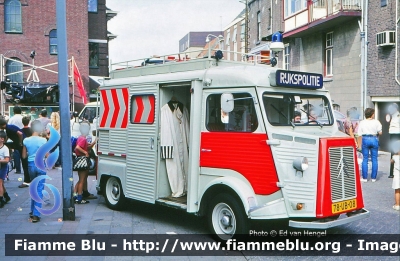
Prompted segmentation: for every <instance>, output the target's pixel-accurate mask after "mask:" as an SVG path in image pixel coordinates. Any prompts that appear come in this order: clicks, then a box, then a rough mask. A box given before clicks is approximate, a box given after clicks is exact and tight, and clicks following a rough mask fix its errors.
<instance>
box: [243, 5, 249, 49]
mask: <svg viewBox="0 0 400 261" xmlns="http://www.w3.org/2000/svg"><path fill="white" fill-rule="evenodd" d="M244 17H245V18H244V19H246V20H245V22H244V35H245V40H244V53H247V52H248V48H249V46H248V45H249V44H248V41H249V3H248V0H246V13H245V16H244Z"/></svg>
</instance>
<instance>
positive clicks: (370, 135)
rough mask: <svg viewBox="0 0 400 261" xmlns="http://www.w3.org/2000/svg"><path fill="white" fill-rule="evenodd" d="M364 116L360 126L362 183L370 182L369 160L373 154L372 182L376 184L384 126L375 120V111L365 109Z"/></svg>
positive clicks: (359, 142) (359, 141)
mask: <svg viewBox="0 0 400 261" xmlns="http://www.w3.org/2000/svg"><path fill="white" fill-rule="evenodd" d="M364 115H365V120H363V121H361V122H360V125H359V126H358V138H359V140H358V144H361V149H362V154H363V162H362V178H361V181H362V182H367V181H368V158H369V155H370V154H371V161H372V172H371V180H372V182H375V181H376V176H377V174H378V148H379V140H378V135H382V124H381V123H380V122H379V121H378V120H375V110H374V109H372V108H367V109H365V112H364Z"/></svg>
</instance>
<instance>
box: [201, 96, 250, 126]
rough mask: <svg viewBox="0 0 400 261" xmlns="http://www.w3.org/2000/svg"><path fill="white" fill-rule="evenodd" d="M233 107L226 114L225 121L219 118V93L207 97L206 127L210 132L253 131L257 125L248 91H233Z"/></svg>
mask: <svg viewBox="0 0 400 261" xmlns="http://www.w3.org/2000/svg"><path fill="white" fill-rule="evenodd" d="M233 97H234V99H237V98H246V97H248V99H241V100H235V107H234V109H233V111H231V112H229V113H228V114H227V116H228V118H227V122H226V123H223V122H222V120H221V93H218V94H210V95H209V96H208V97H207V112H206V117H207V118H206V128H207V130H208V131H210V132H221V131H222V132H254V131H255V130H256V129H257V127H258V120H257V114H256V111H255V108H254V100H253V99H252V98H251V97H252V96H251V95H250V94H249V93H233Z"/></svg>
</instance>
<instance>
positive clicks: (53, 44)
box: [49, 29, 58, 54]
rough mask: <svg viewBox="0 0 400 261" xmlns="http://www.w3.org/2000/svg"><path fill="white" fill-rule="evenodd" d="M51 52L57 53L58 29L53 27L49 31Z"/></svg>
mask: <svg viewBox="0 0 400 261" xmlns="http://www.w3.org/2000/svg"><path fill="white" fill-rule="evenodd" d="M49 48H50V51H49V52H50V54H57V53H58V52H57V30H56V29H53V30H51V31H50V33H49Z"/></svg>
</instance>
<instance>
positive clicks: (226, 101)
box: [221, 93, 235, 113]
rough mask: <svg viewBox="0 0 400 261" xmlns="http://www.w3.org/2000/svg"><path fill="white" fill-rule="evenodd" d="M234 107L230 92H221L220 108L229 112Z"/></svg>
mask: <svg viewBox="0 0 400 261" xmlns="http://www.w3.org/2000/svg"><path fill="white" fill-rule="evenodd" d="M234 107H235V103H234V98H233V95H232V93H223V94H222V95H221V110H222V111H223V112H226V113H228V112H231V111H233V108H234Z"/></svg>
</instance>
